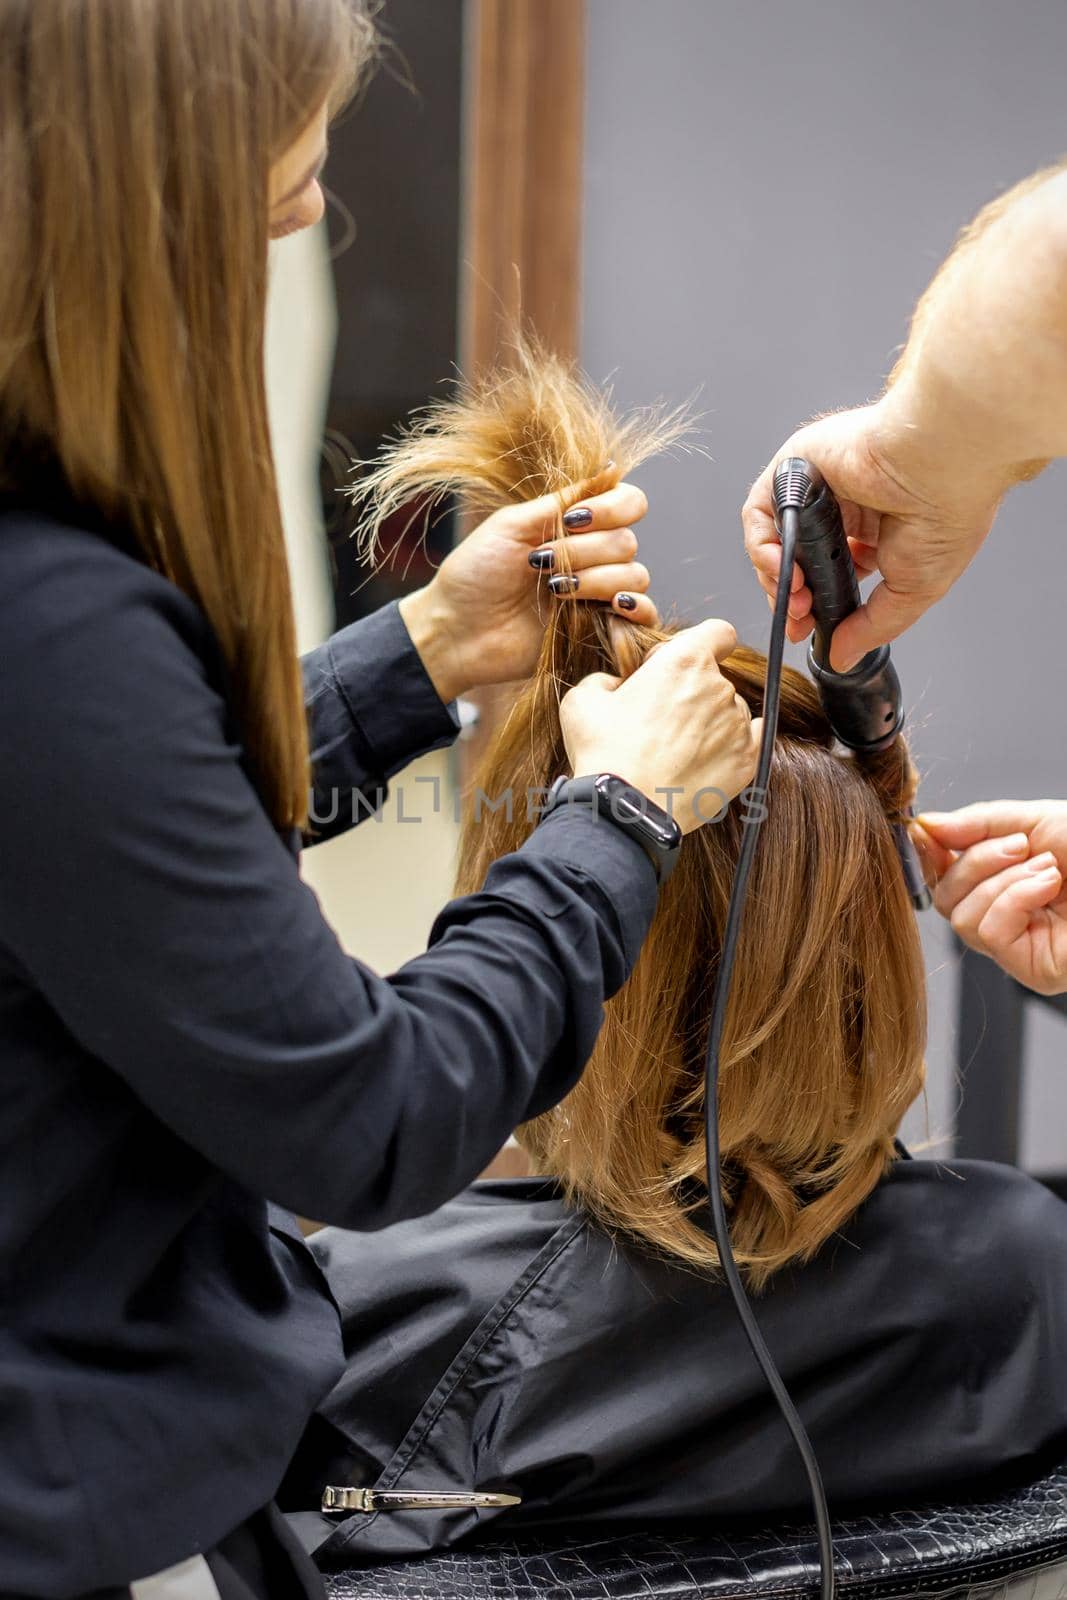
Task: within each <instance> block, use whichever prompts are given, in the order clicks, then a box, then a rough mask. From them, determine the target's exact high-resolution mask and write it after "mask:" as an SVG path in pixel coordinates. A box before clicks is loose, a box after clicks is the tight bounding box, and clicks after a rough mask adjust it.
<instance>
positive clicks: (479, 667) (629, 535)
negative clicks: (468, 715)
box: [400, 466, 658, 700]
mask: <svg viewBox="0 0 1067 1600" xmlns="http://www.w3.org/2000/svg"><path fill="white" fill-rule="evenodd" d="M617 476H618V474H617V471H616V469H615V467H614V466H610V467H608V468H606V469H605V470H604V472H602V473H601V474H599V476H598V477H596V478H591V479H589V480H587V482H585V483H584V484H576V485H574V486H573V487H572V488H570V489H567V490H564V491H563V494H562V496H557V495H554V494H553V495H545V496H543V497H542V498H541V499H540V500H529V501H527V502H526V503H525V504H524V505H516V506H504V507H502V508H501V510H499V511H496V512H494V513H493V515H492V516H491V517H488V518H487V519H486V521H485V522H483V523H481V524H480V526H479V527H477V528H475V529H474V531H473V532H472V533H470V534H468V536H467V538H466V539H464V540H463V542H462V543H461V544H459V545H457V546H456V548H455V550H453V551H452V552H451V554H450V555H449V556H447V557H446V558H445V560H444V561H443V562H442V564H441V567H440V569H439V571H438V572H437V575H436V576H435V578H434V579H433V582H432V583H430V584H428V585H427V586H426V588H425V589H420V590H419V591H418V593H417V594H413V595H408V596H407V597H406V598H405V599H404V600H402V601H401V602H400V612H401V615H402V616H403V618H404V622H405V624H406V626H407V629H408V632H409V633H410V634H411V637H412V639H413V640H414V643H415V647H416V649H417V650H418V652H419V654H420V656H421V657H422V660H423V663H424V665H425V667H426V670H427V672H428V673H429V674H430V677H431V678H432V680H433V683H434V687H435V688H436V689H437V692H438V693H439V694H440V696H441V698H442V699H443V700H453V699H455V697H456V695H457V694H462V693H463V692H464V691H465V690H467V689H473V688H476V687H477V686H479V685H482V684H490V683H508V682H510V681H512V680H513V679H516V678H526V677H528V676H529V675H530V673H531V672H532V671H533V669H534V667H535V666H536V665H537V656H538V652H539V650H540V648H541V638H542V635H543V634H544V631H545V623H546V621H547V619H548V616H549V608H550V607H551V606H554V605H570V604H573V602H574V601H576V600H577V601H589V600H599V601H604V602H608V603H610V604H611V606H612V609H613V610H615V611H617V612H618V614H619V615H620V616H624V617H628V618H629V619H630V620H631V621H632V622H641V623H645V624H649V625H652V624H654V623H655V622H656V621H657V620H658V618H657V615H656V608H655V606H654V605H653V604H652V601H651V600H650V599H649V598H648V596H647V594H646V592H645V591H646V590H647V588H648V585H649V575H648V569H647V567H643V566H642V565H641V563H640V562H639V561H637V560H635V556H636V554H637V535H636V534H635V533H634V531H633V528H632V526H631V524H632V523H634V522H639V521H640V520H641V518H642V517H643V516H644V514H645V512H646V511H647V510H648V501H647V500H646V499H645V496H644V494H643V493H642V492H641V490H640V489H638V488H637V487H636V485H634V484H632V483H618V482H617V481H616V479H617ZM561 500H562V505H563V508H564V509H565V510H566V514H567V516H568V518H570V519H571V520H570V522H569V523H567V524H564V525H561V521H560V510H561ZM564 546H566V550H565V551H564ZM553 574H555V577H554V576H553ZM557 591H561V592H559V593H557Z"/></svg>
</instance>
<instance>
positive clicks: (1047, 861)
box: [1026, 850, 1056, 872]
mask: <svg viewBox="0 0 1067 1600" xmlns="http://www.w3.org/2000/svg"><path fill="white" fill-rule="evenodd" d="M1055 865H1056V857H1055V856H1054V855H1053V854H1052V852H1051V850H1045V851H1042V853H1041V855H1039V856H1035V857H1034V859H1033V860H1032V861H1028V862H1027V863H1026V870H1027V872H1048V871H1049V869H1050V868H1051V867H1054V866H1055Z"/></svg>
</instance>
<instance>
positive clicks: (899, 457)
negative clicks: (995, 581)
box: [742, 168, 1067, 668]
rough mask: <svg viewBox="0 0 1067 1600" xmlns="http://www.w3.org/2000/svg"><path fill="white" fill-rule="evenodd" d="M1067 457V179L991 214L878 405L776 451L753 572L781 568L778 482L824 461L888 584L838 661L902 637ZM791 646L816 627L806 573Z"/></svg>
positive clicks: (980, 221)
mask: <svg viewBox="0 0 1067 1600" xmlns="http://www.w3.org/2000/svg"><path fill="white" fill-rule="evenodd" d="M1064 454H1067V170H1064V169H1062V168H1056V169H1050V170H1049V171H1046V172H1041V173H1038V174H1036V175H1035V176H1034V177H1032V178H1028V179H1027V180H1026V181H1025V182H1024V183H1022V184H1020V185H1018V186H1017V187H1016V188H1015V189H1013V190H1012V191H1011V192H1010V193H1009V194H1007V195H1004V196H1002V197H1001V198H1000V199H999V200H996V201H994V202H993V204H992V205H990V206H987V207H986V208H985V210H984V211H982V212H981V213H980V214H979V216H978V217H977V218H976V219H975V221H974V222H973V223H971V224H970V226H969V227H968V228H967V229H965V230H964V232H963V234H962V235H961V236H960V239H959V241H958V242H957V245H956V247H955V249H954V250H953V252H952V254H951V255H950V256H949V258H948V260H947V261H946V262H945V264H944V266H943V267H942V268H941V270H940V272H939V273H938V275H937V277H936V278H935V279H934V281H933V283H932V284H931V285H930V288H929V289H928V290H927V291H926V293H925V295H924V296H923V298H922V299H921V300H920V302H919V305H918V307H917V309H916V313H915V317H914V319H913V323H912V328H911V333H910V336H909V339H908V343H907V346H906V349H905V351H904V354H903V356H902V357H901V360H900V361H899V362H898V364H897V367H896V369H895V371H894V373H893V375H892V377H891V379H890V382H889V385H888V386H887V389H886V392H885V393H884V394H883V396H882V397H881V399H880V400H878V401H877V402H876V403H875V404H873V405H870V406H864V407H860V408H859V409H857V410H855V411H846V412H838V413H835V414H831V415H829V416H825V417H822V418H820V419H819V420H818V421H816V422H814V423H811V424H809V425H808V426H807V427H805V428H802V429H800V430H799V432H797V433H795V434H794V435H793V436H792V438H790V439H789V440H787V441H786V443H785V445H783V447H782V448H781V449H780V450H779V451H777V452H776V453H775V456H774V458H773V459H772V461H771V463H770V464H769V465H768V467H767V469H766V470H765V471H764V472H763V473H762V474H761V476H760V478H759V479H758V480H757V482H756V483H755V484H754V486H753V488H752V491H751V493H750V495H749V497H748V500H747V501H746V504H745V507H744V510H743V512H742V520H743V522H744V527H745V542H746V546H747V548H748V552H749V555H750V557H751V560H752V562H753V565H754V566H755V568H756V573H757V576H758V578H759V581H760V583H761V585H762V586H763V588H764V589H765V590H766V591H767V593H768V595H773V592H774V586H775V582H776V580H777V573H778V565H779V553H780V552H779V545H778V538H777V534H776V533H775V531H774V521H773V503H772V498H771V477H772V472H773V466H774V463H775V461H777V460H779V459H780V458H781V456H783V455H803V456H805V457H807V458H808V459H809V460H811V461H813V462H814V463H815V464H816V465H817V466H818V467H819V468H820V469H821V471H822V472H823V474H824V475H825V477H826V479H827V481H828V482H829V483H830V485H831V487H832V488H833V489H834V491H835V493H836V494H837V496H838V498H839V499H840V500H841V502H842V510H843V513H844V516H845V526H846V530H847V532H848V534H849V537H850V543H851V546H852V552H853V557H854V559H855V561H856V565H857V569H858V570H859V572H860V574H861V576H866V575H868V574H870V573H873V572H878V573H880V575H881V582H880V583H879V584H878V585H877V586H876V587H875V588H874V590H872V592H871V594H870V596H869V598H868V600H867V602H866V603H865V605H864V606H862V607H861V608H860V610H859V611H858V612H856V613H855V615H854V616H853V617H850V618H849V619H848V620H847V621H846V622H845V623H843V624H842V625H841V627H840V628H839V629H838V631H837V633H836V634H835V637H834V645H833V652H832V660H833V664H834V666H835V667H838V668H844V667H846V666H848V665H851V664H852V663H853V662H854V661H855V660H856V659H857V658H858V657H859V656H860V655H862V654H863V653H864V652H865V651H867V650H870V649H872V648H873V647H874V646H875V645H876V644H882V643H885V642H887V641H889V640H891V639H895V638H896V637H897V636H898V635H899V634H901V633H903V632H904V630H905V629H906V628H908V627H909V626H910V625H911V624H912V623H913V622H915V621H916V620H917V619H918V618H919V617H920V616H922V615H923V613H924V612H925V611H926V610H928V609H929V607H930V606H931V605H933V603H934V602H935V601H936V600H938V599H940V597H941V596H942V595H943V594H944V593H945V592H946V591H947V590H948V589H949V588H950V587H951V586H952V584H953V583H954V582H955V581H956V579H957V578H958V577H959V576H960V574H961V573H962V572H963V571H964V569H965V568H966V567H967V565H968V564H969V563H970V561H971V559H972V557H973V556H974V554H975V553H976V551H977V550H978V548H979V546H980V545H981V543H982V541H983V540H984V539H985V536H986V534H987V533H988V532H989V529H990V527H991V526H992V523H993V519H994V517H995V515H996V511H997V508H998V506H999V504H1000V501H1001V499H1002V497H1003V495H1004V493H1005V492H1006V490H1007V489H1008V488H1010V487H1011V485H1012V484H1014V483H1017V482H1019V481H1021V480H1022V479H1024V478H1029V477H1033V476H1034V474H1035V473H1036V472H1038V471H1040V470H1041V468H1042V467H1043V466H1045V465H1047V463H1048V461H1049V460H1050V459H1051V458H1052V457H1054V456H1058V455H1064ZM794 590H795V592H794V595H793V599H792V602H791V606H790V612H791V622H790V627H789V633H790V637H791V638H792V639H794V640H797V639H802V638H804V637H805V636H806V635H807V634H808V633H809V632H810V631H811V619H810V615H809V612H810V607H811V596H810V593H809V592H808V591H807V589H806V588H805V587H804V585H803V578H802V575H801V574H800V573H799V572H798V573H796V574H795V575H794Z"/></svg>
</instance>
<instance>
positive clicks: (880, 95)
mask: <svg viewBox="0 0 1067 1600" xmlns="http://www.w3.org/2000/svg"><path fill="white" fill-rule="evenodd" d="M587 5H588V15H589V32H588V108H587V130H586V200H585V283H584V331H583V358H584V362H585V365H586V366H587V368H588V369H589V371H590V372H591V373H592V374H593V376H595V377H598V378H603V377H606V376H608V375H609V374H610V373H612V372H614V373H615V384H616V393H617V395H618V397H619V399H620V400H622V401H623V402H633V403H643V402H645V401H647V400H649V399H650V398H652V397H654V396H657V395H660V394H662V395H665V396H668V397H669V398H671V399H674V400H677V399H680V398H683V397H685V396H686V395H687V394H689V393H691V392H692V391H694V390H696V389H698V388H699V389H700V390H701V396H700V406H701V409H702V410H703V411H704V412H705V413H706V416H705V419H704V423H703V426H704V428H705V429H706V433H705V436H704V438H703V440H702V443H703V444H704V445H705V446H706V447H707V449H708V450H709V452H710V454H711V456H712V457H713V460H712V461H711V462H708V461H707V460H705V459H702V458H700V457H697V456H694V457H689V458H682V459H680V460H676V461H672V462H655V463H652V464H650V465H649V466H648V467H647V468H646V469H644V471H643V472H642V473H641V474H640V475H639V476H640V479H641V482H642V483H643V485H644V486H645V487H646V489H647V490H648V492H649V496H650V499H651V502H652V509H651V511H650V513H649V516H648V519H647V521H646V523H645V524H644V536H645V548H646V553H647V554H648V556H649V558H650V564H652V565H653V566H654V570H655V574H656V592H657V595H658V597H659V599H660V600H661V602H666V603H668V604H675V605H677V606H678V608H679V610H680V611H681V613H682V614H683V615H684V616H686V617H687V618H689V619H691V620H696V619H697V618H699V617H700V616H705V615H722V616H726V617H729V618H730V620H731V621H733V622H734V623H735V625H736V626H737V627H738V630H739V632H740V633H741V634H742V636H743V637H745V638H747V639H748V640H750V641H751V642H753V643H758V644H762V643H764V642H765V639H766V632H767V624H768V620H769V612H768V611H767V608H766V604H765V602H764V600H763V598H762V595H761V594H760V593H759V591H758V590H757V588H756V586H755V583H754V580H753V579H752V578H751V576H750V573H749V569H748V566H747V562H746V560H745V557H744V554H743V551H742V547H741V536H740V527H739V521H738V514H737V513H738V508H739V506H740V504H741V502H742V500H743V499H744V496H745V492H746V490H747V486H748V484H749V482H750V480H751V479H752V478H753V477H754V476H755V475H756V473H757V472H758V470H759V469H760V467H761V466H762V465H763V464H764V462H765V460H766V459H767V457H768V456H769V455H770V454H771V452H772V451H773V450H774V449H775V448H777V446H778V445H779V443H780V442H781V440H782V439H783V438H784V437H785V435H786V434H787V433H788V432H789V431H791V430H792V428H794V427H795V426H797V424H798V423H800V422H801V421H802V420H804V418H806V417H807V416H808V415H810V414H811V413H812V412H814V411H816V410H820V409H828V408H832V407H839V406H846V405H853V404H858V403H860V402H862V401H863V400H865V399H867V398H873V397H874V395H875V394H876V393H877V392H878V390H879V388H880V385H881V381H882V378H883V376H884V375H885V373H886V372H887V371H888V370H889V367H890V366H891V364H892V362H893V359H894V354H895V351H896V350H897V349H898V348H899V345H900V344H901V342H902V341H903V339H904V337H905V334H906V329H907V320H908V316H909V312H910V309H911V306H912V305H913V303H914V301H915V299H916V297H917V296H918V295H919V293H920V292H921V291H922V289H923V288H924V287H925V285H926V283H927V282H928V281H929V278H930V277H931V275H932V274H933V272H934V270H935V269H936V267H937V265H938V263H939V262H940V260H941V259H942V258H943V257H944V255H945V253H946V252H947V250H948V249H949V247H950V245H951V243H952V240H953V237H954V235H955V233H956V231H957V229H958V228H959V227H961V226H962V225H963V223H965V222H966V221H967V220H968V219H969V218H970V217H971V216H973V214H974V213H975V211H977V210H978V208H979V207H980V206H981V205H982V204H983V203H984V202H985V201H986V200H988V199H990V198H992V197H993V196H994V195H995V194H997V193H999V192H1000V191H1002V190H1003V189H1004V188H1006V187H1008V186H1010V185H1011V184H1012V183H1014V182H1015V181H1016V180H1017V179H1019V178H1021V177H1023V176H1024V175H1025V174H1026V173H1028V172H1030V171H1032V170H1034V169H1035V168H1037V167H1039V166H1042V165H1044V164H1046V163H1048V162H1050V161H1054V160H1056V159H1058V158H1059V157H1060V155H1061V154H1062V153H1063V152H1064V151H1067V104H1065V101H1064V94H1063V64H1064V61H1065V60H1067V6H1065V5H1064V4H1063V0H1016V3H1014V4H1009V3H1007V0H936V3H934V0H804V3H803V4H798V3H796V0H656V3H654V4H652V3H650V0H587ZM794 195H795V197H796V198H793V196H794ZM1025 270H1026V264H1025V262H1021V263H1020V273H1021V274H1023V275H1024V274H1025ZM1065 493H1067V474H1065V472H1064V470H1063V469H1062V467H1060V466H1057V467H1054V468H1052V469H1051V470H1050V471H1049V472H1048V473H1046V475H1045V476H1044V477H1043V478H1042V479H1040V480H1039V481H1038V482H1037V483H1035V484H1033V485H1028V486H1026V487H1024V488H1022V489H1019V490H1016V491H1015V492H1014V494H1013V495H1012V496H1011V498H1010V499H1009V501H1008V504H1007V505H1006V507H1005V509H1004V511H1003V512H1002V514H1001V517H1000V519H999V521H998V524H997V527H996V530H995V533H994V535H993V538H992V540H991V541H990V543H989V545H988V546H987V548H986V549H985V550H984V551H983V552H982V553H981V555H980V556H979V558H978V560H977V562H976V563H975V565H974V566H973V567H972V569H971V570H970V572H969V573H968V574H966V575H965V577H964V578H963V580H962V581H961V582H960V583H959V584H958V585H957V586H956V589H955V590H954V591H953V593H952V595H951V596H950V597H949V598H948V599H947V600H946V601H944V602H943V603H942V605H941V606H940V607H939V608H938V609H937V611H936V612H934V613H933V614H932V615H931V616H930V617H928V618H927V619H926V620H924V622H923V623H921V624H920V625H919V626H918V627H916V628H915V629H913V630H912V632H911V633H910V634H909V635H908V636H907V638H906V639H904V640H903V641H902V642H901V643H900V645H899V646H898V647H897V650H896V657H897V661H898V666H899V669H900V674H901V678H902V680H903V683H904V687H905V693H906V695H907V696H908V699H909V702H910V704H911V707H912V718H911V737H912V745H913V748H914V750H915V753H916V756H917V759H918V761H919V764H920V767H921V769H922V771H923V773H924V782H923V786H922V790H921V800H922V802H923V803H924V804H926V805H928V806H937V805H941V806H952V805H958V804H963V803H964V802H965V801H968V800H972V799H979V798H990V797H996V796H1002V795H1012V794H1014V795H1021V796H1039V795H1041V794H1048V793H1052V794H1055V793H1060V794H1064V793H1067V756H1065V753H1064V748H1063V724H1064V696H1063V691H1062V688H1061V680H1062V674H1063V633H1064V602H1065V600H1067V558H1065V554H1064V552H1065V545H1067V511H1065V508H1064V506H1063V505H1062V503H1061V501H1062V497H1063V496H1064V494H1065ZM794 654H795V655H796V658H797V659H798V660H799V659H800V657H799V653H798V652H794ZM929 915H930V919H931V920H930V921H929V922H928V924H927V926H926V928H925V929H924V938H925V942H926V947H927V955H928V967H929V970H930V975H931V978H930V991H931V1043H930V1074H931V1092H930V1123H931V1131H932V1132H933V1133H934V1134H935V1135H937V1134H944V1133H946V1132H948V1131H950V1130H951V1120H952V1104H953V1085H952V1071H951V1068H952V1060H951V1057H952V1045H953V1039H952V1027H953V1017H952V1007H953V1003H954V974H953V972H952V971H951V965H950V964H951V955H950V951H949V949H948V945H947V943H946V940H945V938H944V928H943V925H942V924H940V923H939V922H937V923H935V922H934V921H933V920H932V919H933V916H934V914H933V913H930V914H929ZM1065 1057H1067V1030H1064V1031H1062V1032H1061V1031H1060V1029H1059V1028H1058V1027H1057V1026H1056V1024H1055V1021H1054V1020H1053V1021H1052V1022H1051V1025H1050V1024H1047V1023H1046V1022H1045V1021H1043V1020H1042V1021H1039V1022H1038V1023H1037V1024H1036V1025H1035V1026H1034V1028H1033V1030H1032V1039H1031V1050H1030V1054H1029V1060H1028V1077H1027V1085H1026V1099H1025V1107H1024V1124H1025V1140H1024V1160H1025V1161H1026V1162H1027V1163H1028V1164H1030V1165H1032V1166H1036V1167H1042V1168H1045V1167H1061V1168H1063V1167H1067V1059H1065ZM920 1127H921V1124H920ZM912 1128H913V1131H914V1128H915V1124H914V1123H913V1124H912Z"/></svg>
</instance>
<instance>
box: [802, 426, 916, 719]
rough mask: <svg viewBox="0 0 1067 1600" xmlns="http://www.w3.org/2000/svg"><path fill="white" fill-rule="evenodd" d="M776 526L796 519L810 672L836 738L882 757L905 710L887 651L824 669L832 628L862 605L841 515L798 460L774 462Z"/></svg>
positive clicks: (811, 471) (813, 473)
mask: <svg viewBox="0 0 1067 1600" xmlns="http://www.w3.org/2000/svg"><path fill="white" fill-rule="evenodd" d="M774 499H775V509H776V511H777V513H778V520H779V524H780V523H781V518H782V516H783V514H784V513H785V511H786V510H790V511H792V512H793V513H794V514H795V516H796V559H797V565H798V566H799V567H800V569H801V571H802V572H803V574H804V581H805V583H806V584H807V586H808V588H809V589H810V590H811V614H812V621H813V622H814V624H815V632H814V637H813V639H812V643H811V647H810V649H809V651H808V669H809V671H810V672H811V675H812V677H813V678H814V679H815V682H816V684H817V685H818V689H819V698H820V700H821V701H822V705H823V710H824V711H825V713H826V718H827V721H828V722H829V724H830V726H831V728H833V730H834V734H835V736H836V738H838V739H839V740H840V742H841V743H842V744H844V745H847V746H848V747H849V749H851V750H867V751H875V750H881V749H883V748H884V747H885V746H886V745H888V744H891V743H892V741H893V740H894V739H895V738H896V736H897V734H898V733H899V732H900V730H901V728H902V727H903V725H904V703H903V696H902V695H901V692H900V680H899V678H898V677H897V674H896V668H895V667H894V666H893V663H892V661H891V660H890V659H889V646H888V645H881V646H880V647H879V648H878V649H877V650H871V651H869V652H868V654H867V655H865V656H864V657H863V658H862V660H860V661H858V662H857V663H856V665H855V666H854V667H853V668H852V669H851V670H850V671H849V672H835V671H834V670H833V668H832V667H831V666H830V640H831V639H832V638H833V636H834V629H835V628H836V627H837V626H838V624H839V623H841V622H844V620H845V618H846V617H849V616H851V615H852V613H853V611H855V610H856V608H857V607H858V605H859V603H860V590H859V584H858V583H857V582H856V569H855V568H854V566H853V565H852V553H851V551H850V550H849V548H848V541H847V539H846V538H845V525H844V523H843V522H842V520H841V509H840V507H839V506H838V503H837V501H836V499H835V498H834V496H833V494H832V493H831V491H830V489H829V487H828V486H827V485H826V483H824V481H823V479H822V476H821V474H820V473H819V472H818V471H817V469H816V468H815V467H813V466H811V464H810V463H809V462H807V461H804V460H803V459H801V458H800V457H799V456H790V457H787V458H786V459H785V460H784V461H781V462H779V464H778V467H777V469H776V470H775V474H774Z"/></svg>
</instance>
